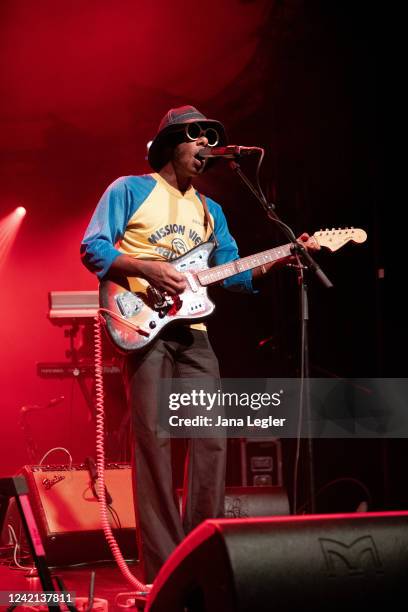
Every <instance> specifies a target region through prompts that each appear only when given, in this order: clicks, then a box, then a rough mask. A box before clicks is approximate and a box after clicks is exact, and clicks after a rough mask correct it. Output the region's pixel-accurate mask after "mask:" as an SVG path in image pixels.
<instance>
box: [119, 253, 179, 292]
mask: <svg viewBox="0 0 408 612" xmlns="http://www.w3.org/2000/svg"><path fill="white" fill-rule="evenodd" d="M111 271H112V272H119V273H120V274H124V275H126V276H138V277H139V278H144V279H145V280H147V281H148V282H149V283H150V284H151V285H153V287H155V288H156V289H159V290H160V291H166V292H167V293H168V294H169V295H176V294H177V293H182V292H183V291H184V289H185V288H186V285H187V282H186V278H185V276H184V274H180V272H177V270H176V269H175V268H174V266H172V265H171V264H169V263H168V262H166V261H151V260H150V259H137V258H135V257H131V256H130V255H119V257H117V258H116V259H115V260H114V261H113V263H112V265H111Z"/></svg>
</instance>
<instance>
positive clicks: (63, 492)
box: [5, 463, 137, 566]
mask: <svg viewBox="0 0 408 612" xmlns="http://www.w3.org/2000/svg"><path fill="white" fill-rule="evenodd" d="M20 473H21V474H22V475H23V476H25V478H26V481H27V484H28V489H29V498H30V502H31V506H32V509H33V513H34V516H35V519H36V521H37V524H38V528H39V531H40V535H41V539H42V542H43V545H44V549H45V553H46V558H47V563H48V565H49V566H62V565H71V564H76V563H92V562H95V561H103V560H112V558H113V557H112V553H111V551H110V548H109V545H108V544H107V542H106V540H105V535H104V533H103V530H102V527H101V522H100V516H99V502H98V500H97V499H96V497H95V494H94V492H93V490H92V486H91V479H90V475H89V472H88V470H87V467H86V466H85V465H82V464H81V465H75V466H71V467H68V466H64V465H47V466H45V465H41V466H33V465H26V466H24V467H23V468H22V469H21V472H20ZM105 483H106V488H107V491H108V493H109V494H110V496H111V498H112V503H111V504H110V506H109V507H110V508H111V510H110V511H108V515H109V516H110V525H111V527H112V531H113V534H114V536H115V538H116V540H117V542H118V544H119V547H120V549H121V551H122V554H123V556H124V557H125V559H137V547H136V525H135V513H134V505H133V494H132V478H131V469H130V466H129V464H120V463H115V464H108V465H107V466H106V470H105ZM18 520H19V517H18V513H17V512H16V509H14V510H13V509H12V508H10V507H9V511H8V516H6V519H5V527H6V526H7V524H12V526H13V527H14V530H15V531H16V533H17V531H20V527H19V525H18V524H17V523H18ZM13 523H14V525H13Z"/></svg>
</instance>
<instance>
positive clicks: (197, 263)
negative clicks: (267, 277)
mask: <svg viewBox="0 0 408 612" xmlns="http://www.w3.org/2000/svg"><path fill="white" fill-rule="evenodd" d="M366 239H367V234H366V232H365V231H364V230H362V229H356V228H346V229H332V230H328V229H327V230H321V231H319V232H316V233H315V234H313V236H312V237H311V239H310V240H314V241H315V242H316V243H317V244H318V245H319V246H321V247H326V248H327V249H329V250H330V251H336V250H337V249H339V248H340V247H342V246H343V245H345V244H346V243H347V242H350V241H351V242H355V243H362V242H364V241H365V240H366ZM291 247H292V244H291V243H289V244H285V245H282V246H279V247H275V248H273V249H269V250H268V251H262V252H261V253H257V254H256V255H250V256H249V257H243V258H242V259H237V260H235V261H230V262H229V263H226V264H223V265H220V266H215V267H213V268H210V267H209V265H208V262H209V260H210V257H211V253H212V251H213V249H214V248H215V246H214V243H212V242H203V243H201V244H199V245H198V246H196V247H194V248H193V249H192V250H191V251H189V252H188V253H185V254H184V255H181V256H180V257H177V259H173V260H172V261H170V262H169V263H170V264H171V265H172V266H174V267H175V269H176V270H177V271H178V272H180V273H182V274H184V275H185V277H186V280H187V287H186V289H185V290H184V291H183V293H181V294H179V295H175V296H169V295H168V294H166V293H165V292H161V291H159V290H158V289H156V288H155V287H153V286H151V285H149V283H148V281H146V280H144V279H142V278H137V277H127V278H126V277H124V278H121V279H119V280H118V279H115V281H113V280H111V279H106V280H103V281H101V283H100V286H99V304H100V310H99V311H100V313H101V314H102V315H103V317H104V319H105V322H106V329H107V332H108V335H109V337H110V339H111V340H112V341H113V343H114V345H115V346H116V347H117V348H118V349H119V350H121V351H123V352H125V353H128V352H133V351H137V350H140V349H143V348H145V347H147V346H148V345H149V344H150V343H151V342H153V340H154V339H155V338H156V337H157V336H158V335H159V334H160V332H161V331H162V330H163V329H164V327H166V326H167V325H169V324H171V323H173V322H176V321H184V322H190V323H197V322H199V321H202V320H203V319H205V318H207V317H208V316H209V315H210V314H211V313H212V312H213V311H214V309H215V305H214V303H213V302H212V301H211V300H210V299H209V297H208V295H207V286H208V285H211V284H213V283H219V282H220V281H222V280H224V279H226V278H228V277H230V276H233V275H234V274H238V273H240V272H244V271H245V270H252V269H253V268H256V267H258V266H262V265H263V264H267V263H271V262H277V261H279V260H282V259H284V258H286V257H289V256H290V255H291V254H292V251H291Z"/></svg>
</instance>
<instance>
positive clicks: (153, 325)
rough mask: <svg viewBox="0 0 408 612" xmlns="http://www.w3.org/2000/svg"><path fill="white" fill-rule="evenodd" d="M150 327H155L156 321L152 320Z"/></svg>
mask: <svg viewBox="0 0 408 612" xmlns="http://www.w3.org/2000/svg"><path fill="white" fill-rule="evenodd" d="M149 327H150V329H154V328H155V327H156V321H150V323H149Z"/></svg>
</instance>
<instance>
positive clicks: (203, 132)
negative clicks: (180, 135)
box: [184, 123, 220, 147]
mask: <svg viewBox="0 0 408 612" xmlns="http://www.w3.org/2000/svg"><path fill="white" fill-rule="evenodd" d="M184 131H185V134H186V136H187V139H188V140H190V141H194V140H197V139H198V138H200V136H205V137H206V138H207V140H208V146H209V147H215V146H216V145H217V144H218V143H219V140H220V136H219V134H218V132H217V130H215V129H214V128H211V127H209V128H203V127H201V125H200V124H199V123H188V124H187V125H186V126H185V128H184Z"/></svg>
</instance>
